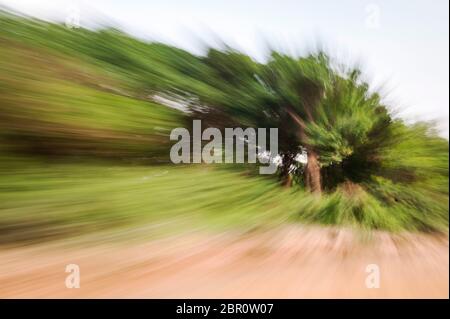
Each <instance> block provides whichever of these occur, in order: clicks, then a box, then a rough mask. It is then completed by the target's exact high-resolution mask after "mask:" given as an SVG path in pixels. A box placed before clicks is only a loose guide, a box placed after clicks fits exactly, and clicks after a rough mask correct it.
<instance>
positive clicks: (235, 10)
mask: <svg viewBox="0 0 450 319" xmlns="http://www.w3.org/2000/svg"><path fill="white" fill-rule="evenodd" d="M0 4H2V5H6V6H8V7H11V8H14V9H16V10H18V11H21V12H24V13H27V14H29V15H33V16H36V17H39V18H43V19H47V20H59V21H65V20H66V18H67V16H68V15H70V14H71V12H73V8H76V9H77V10H79V13H80V15H79V18H80V23H81V25H82V26H83V25H84V26H91V25H92V23H93V21H102V22H103V23H104V22H105V21H108V22H109V23H113V22H112V21H114V23H115V24H116V25H119V26H120V27H121V28H122V29H124V30H125V31H127V32H129V33H131V34H133V35H136V36H138V37H140V38H146V39H155V40H158V41H163V42H167V43H171V44H175V45H177V46H180V47H182V48H185V49H188V50H190V51H193V52H195V53H200V52H201V51H199V50H200V47H199V41H198V40H202V41H208V42H210V41H213V40H214V39H215V38H216V36H218V37H220V38H221V39H223V40H225V41H226V42H227V43H228V44H230V45H232V46H234V47H237V48H238V49H241V50H243V51H245V52H246V53H248V54H250V55H252V56H253V57H254V58H255V59H258V60H263V59H264V57H265V53H267V50H266V45H265V44H266V43H269V44H271V45H272V46H273V47H275V48H277V49H281V50H285V51H289V52H294V53H295V52H300V53H301V52H305V50H308V49H309V48H314V47H317V46H318V44H319V43H320V44H321V45H322V47H324V48H325V49H327V52H329V53H330V54H331V55H332V56H334V57H336V58H338V59H339V60H340V61H343V62H344V63H348V64H352V63H358V64H360V65H361V67H362V69H363V72H364V73H365V74H366V75H367V80H368V81H369V83H371V84H372V85H373V87H378V86H382V92H384V93H385V94H386V100H387V102H388V103H389V104H390V105H392V106H394V107H396V108H397V109H399V112H400V113H399V114H400V115H401V116H402V117H403V118H405V119H408V120H436V121H438V124H439V128H440V132H441V135H442V136H445V137H447V138H448V136H449V107H448V106H449V1H448V0H433V1H427V0H409V1H408V0H375V1H371V0H341V1H335V0H315V1H313V0H309V1H302V0H278V1H266V0H247V1H244V0H221V1H214V0H190V1H181V0H160V1H151V0H147V1H143V0H142V1H140V0H127V1H119V0H96V1H90V2H89V1H82V0H78V1H77V0H75V1H68V0H62V1H61V0H60V1H55V0H0ZM109 19H110V20H109Z"/></svg>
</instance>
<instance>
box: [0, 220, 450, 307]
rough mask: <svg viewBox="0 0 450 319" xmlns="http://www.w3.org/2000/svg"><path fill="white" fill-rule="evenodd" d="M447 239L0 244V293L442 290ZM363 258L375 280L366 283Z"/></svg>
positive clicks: (279, 234) (301, 232)
mask: <svg viewBox="0 0 450 319" xmlns="http://www.w3.org/2000/svg"><path fill="white" fill-rule="evenodd" d="M448 243H449V241H448V236H436V235H434V236H432V235H417V234H403V235H390V234H386V233H375V234H373V235H372V236H371V238H365V237H364V236H362V235H361V234H358V233H354V232H352V231H350V230H336V229H329V228H315V227H314V228H308V227H283V228H280V229H276V230H271V231H266V232H254V233H250V234H248V233H247V234H237V233H231V232H230V233H222V234H216V235H211V234H206V233H201V232H196V233H191V234H184V235H182V236H177V237H174V236H172V237H169V238H165V239H159V240H151V241H150V240H149V241H147V242H145V243H143V242H136V241H133V242H130V241H128V242H126V243H111V242H110V243H107V244H105V243H103V244H97V245H93V244H92V243H91V244H89V245H86V244H78V245H67V244H61V243H53V244H40V245H31V246H22V247H15V248H11V247H0V297H1V298H29V297H33V298H52V297H57V298H83V297H86V298H124V297H125V298H317V297H318V298H448V297H449V245H448ZM68 264H77V265H78V266H79V269H80V288H72V289H69V288H67V287H66V284H65V282H66V277H67V276H69V275H70V274H69V273H66V272H65V270H66V265H68ZM371 264H376V265H377V266H378V269H379V275H380V276H379V278H380V287H379V288H367V286H366V279H367V277H368V276H370V275H371V274H369V273H368V272H366V270H367V266H368V265H371ZM372 275H373V274H372Z"/></svg>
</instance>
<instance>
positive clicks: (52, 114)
mask: <svg viewBox="0 0 450 319" xmlns="http://www.w3.org/2000/svg"><path fill="white" fill-rule="evenodd" d="M0 43H1V46H0V113H1V116H0V125H1V127H2V131H1V132H0V151H1V152H0V159H2V160H4V161H2V167H1V168H0V169H1V170H2V175H1V176H0V177H1V179H2V184H4V185H6V186H5V187H3V189H2V193H1V201H0V202H1V203H2V206H1V209H2V211H1V213H0V233H4V234H8V235H7V236H8V237H10V236H12V237H13V238H14V236H15V235H14V234H15V233H16V230H18V231H20V232H23V234H28V235H26V236H25V235H24V236H25V237H33V236H37V235H33V234H38V236H41V235H43V234H44V233H53V232H56V233H59V232H62V233H64V231H63V229H64V230H70V231H71V229H77V230H78V229H93V228H95V225H104V226H105V227H107V226H108V227H109V225H117V224H122V223H124V224H127V223H129V222H130V223H132V222H135V223H140V222H144V221H147V222H153V221H155V220H159V218H161V220H162V219H165V218H173V217H176V216H178V217H180V216H181V217H183V216H185V215H186V214H188V215H189V214H191V215H192V216H197V215H198V216H199V219H200V220H203V219H204V220H211V221H213V222H212V223H210V224H211V225H214V224H215V223H216V224H222V223H223V224H228V223H231V222H230V221H231V220H232V221H233V223H234V224H241V223H243V224H247V225H252V224H253V225H260V224H264V223H266V224H271V223H273V222H275V221H276V222H281V221H286V219H288V218H293V219H296V220H301V221H304V222H316V223H317V222H319V223H324V224H333V225H335V224H337V225H350V226H358V227H362V228H364V229H387V230H391V231H401V230H413V231H415V230H419V231H446V229H447V228H448V152H449V150H448V141H447V140H444V139H442V138H440V137H438V136H437V134H436V132H434V131H433V128H432V125H431V124H426V123H416V124H414V125H407V124H406V123H404V122H403V121H401V120H399V119H396V118H394V117H393V116H392V115H391V114H390V112H389V107H388V106H386V105H384V104H383V103H382V99H381V97H380V96H379V94H378V93H376V92H373V91H371V90H370V88H369V85H368V84H367V83H365V82H364V81H363V80H362V79H361V72H360V71H359V70H358V69H353V68H348V69H342V68H337V67H336V66H335V65H336V63H334V62H333V61H331V60H330V58H329V57H327V55H326V54H324V53H322V52H319V53H315V54H310V55H307V56H303V57H292V56H288V55H285V54H281V53H277V52H272V53H271V55H270V56H269V58H268V60H267V62H265V63H259V62H256V61H254V60H253V59H252V58H251V57H249V56H247V55H245V54H243V53H241V52H238V51H236V50H233V49H232V48H228V47H225V48H223V49H217V48H216V49H212V48H211V49H209V51H208V52H207V54H206V55H205V56H196V55H193V54H190V53H189V52H186V51H184V50H181V49H179V48H175V47H172V46H169V45H165V44H161V43H148V42H143V41H140V40H138V39H135V38H133V37H131V36H129V35H127V34H125V33H123V32H121V31H120V30H116V29H112V28H109V29H102V30H97V31H93V30H86V29H73V30H71V29H68V28H65V27H64V26H62V25H58V24H53V23H47V22H43V21H38V20H32V19H28V18H23V17H18V16H14V15H11V14H6V13H1V14H0ZM155 95H158V96H163V97H165V98H168V99H169V100H171V101H172V102H176V103H179V104H180V105H182V106H183V107H185V108H186V109H187V110H188V111H189V112H181V111H178V110H174V109H171V108H169V107H166V106H163V105H160V104H158V102H155V99H154V96H155ZM192 118H196V119H202V120H203V121H204V124H205V125H206V126H214V127H218V128H225V127H232V126H240V127H266V128H268V127H276V128H278V129H279V149H280V153H281V155H282V156H283V161H284V164H285V165H284V167H283V166H281V167H280V174H281V175H283V174H284V175H287V174H294V175H296V176H294V180H295V181H296V182H297V184H298V187H295V188H293V189H288V190H287V189H284V188H281V187H279V185H278V184H277V183H276V182H274V180H273V179H270V178H261V177H255V176H251V175H252V174H248V175H249V176H244V175H243V174H241V173H242V169H239V170H237V171H236V170H222V169H221V168H216V167H215V168H212V169H209V168H208V169H205V168H204V167H203V166H200V165H199V166H195V167H192V168H185V167H183V168H178V167H173V166H169V165H167V166H163V167H142V166H127V165H129V162H130V161H129V159H133V161H134V162H136V161H137V160H141V159H144V162H145V163H149V164H155V163H158V164H159V163H161V162H162V161H166V162H167V157H168V154H169V151H168V150H169V147H170V141H169V138H168V134H169V133H170V130H171V129H172V128H174V127H179V126H185V125H186V122H187V121H190V120H191V119H192ZM301 149H304V150H306V151H307V152H312V151H314V152H315V153H317V154H318V161H319V163H320V167H321V168H320V173H321V176H322V183H323V188H324V190H325V191H324V193H323V194H322V196H315V195H312V194H309V193H308V192H305V191H304V190H303V186H304V185H303V184H304V179H303V177H302V175H301V174H303V172H304V171H305V170H304V168H303V167H299V168H298V169H297V170H294V171H291V172H289V170H287V169H284V168H286V167H287V163H289V165H290V164H292V163H293V162H294V157H295V156H296V155H297V154H298V152H299V151H300V150H301ZM17 154H22V155H23V154H26V160H24V159H23V157H20V158H21V160H17V161H15V160H7V158H8V157H9V156H12V158H13V159H14V158H16V156H18V155H17ZM42 155H44V156H46V158H47V159H48V162H49V163H50V161H53V160H56V159H58V160H59V161H58V164H49V165H48V167H47V166H46V165H43V164H42V162H39V161H37V162H38V164H36V163H35V162H34V160H35V159H36V158H39V157H38V156H42ZM18 158H19V157H18ZM79 158H82V161H81V162H80V163H79V164H76V163H75V161H78V159H79ZM105 158H107V159H109V160H113V161H115V162H114V164H111V162H109V163H110V164H106V163H105V162H101V163H102V164H98V163H97V161H99V160H101V161H103V160H104V159H105ZM74 159H75V160H74ZM118 159H119V160H121V164H120V165H121V166H112V167H111V169H110V168H109V167H108V165H117V160H118ZM123 159H128V161H126V162H123ZM296 165H299V164H296ZM300 166H301V165H300ZM12 168H13V169H12ZM251 169H252V168H250V171H251ZM161 170H162V171H164V172H165V171H168V172H169V173H170V174H168V176H164V177H161V178H160V177H158V178H153V177H152V176H156V175H158V174H159V173H158V172H160V171H161ZM247 173H248V171H247ZM109 174H112V175H111V176H109ZM77 176H78V177H77ZM148 176H150V177H149V178H150V179H151V183H150V184H148V183H147V182H143V181H142V179H141V178H145V177H148ZM62 186H67V189H64V190H63V189H62V188H61V187H62ZM125 203H126V204H125ZM11 234H13V235H11ZM5 236H6V235H5Z"/></svg>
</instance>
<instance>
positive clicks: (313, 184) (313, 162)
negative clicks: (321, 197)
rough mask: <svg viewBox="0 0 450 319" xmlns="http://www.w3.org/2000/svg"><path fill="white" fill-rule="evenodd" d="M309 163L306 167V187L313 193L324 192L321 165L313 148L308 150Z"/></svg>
mask: <svg viewBox="0 0 450 319" xmlns="http://www.w3.org/2000/svg"><path fill="white" fill-rule="evenodd" d="M307 154H308V163H307V164H306V167H305V183H306V187H307V188H308V189H309V190H310V191H311V192H313V193H316V194H321V193H322V184H321V176H320V165H319V160H318V156H317V153H316V152H314V151H311V150H308V151H307Z"/></svg>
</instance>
